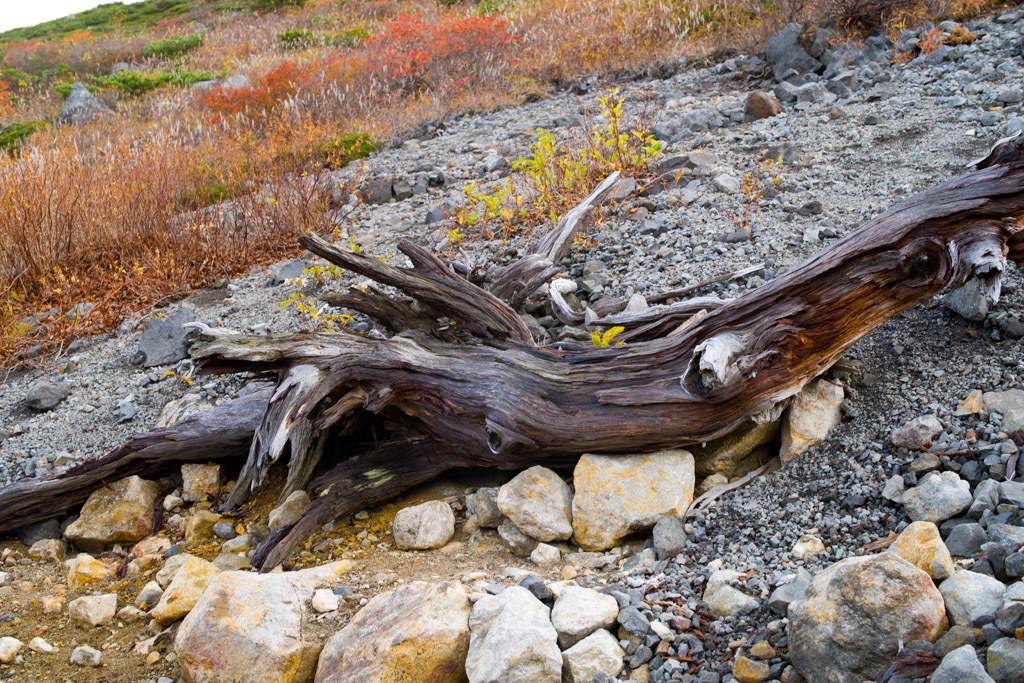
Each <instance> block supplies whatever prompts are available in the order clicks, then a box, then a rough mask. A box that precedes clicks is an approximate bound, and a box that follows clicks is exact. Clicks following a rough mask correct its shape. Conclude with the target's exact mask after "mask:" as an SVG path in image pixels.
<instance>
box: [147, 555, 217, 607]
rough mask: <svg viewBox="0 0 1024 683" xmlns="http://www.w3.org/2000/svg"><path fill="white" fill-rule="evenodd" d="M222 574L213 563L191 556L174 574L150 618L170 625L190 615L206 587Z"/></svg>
mask: <svg viewBox="0 0 1024 683" xmlns="http://www.w3.org/2000/svg"><path fill="white" fill-rule="evenodd" d="M218 574H220V568H219V567H217V566H216V565H215V564H213V563H212V562H207V561H206V560H204V559H202V558H199V557H195V556H194V555H193V556H189V558H188V559H187V560H185V563H184V564H183V565H181V568H180V569H178V571H177V572H176V573H175V574H174V579H172V580H171V585H169V586H168V587H167V590H165V591H164V594H163V596H161V598H160V602H158V603H156V607H154V608H153V611H152V612H150V616H152V617H153V618H154V619H156V620H157V621H159V622H160V623H161V624H170V623H172V622H175V621H177V620H178V619H181V618H182V617H184V616H185V615H186V614H188V613H189V612H190V611H191V610H192V607H193V606H195V604H196V602H198V601H199V598H200V597H201V596H202V594H203V591H205V590H206V587H207V586H209V585H210V583H211V582H212V581H213V580H214V579H215V578H216V577H217V575H218Z"/></svg>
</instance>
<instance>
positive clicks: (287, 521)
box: [267, 490, 398, 531]
mask: <svg viewBox="0 0 1024 683" xmlns="http://www.w3.org/2000/svg"><path fill="white" fill-rule="evenodd" d="M309 503H310V500H309V494H308V493H306V492H305V491H302V490H299V491H293V492H292V493H291V495H289V496H288V497H287V498H286V499H285V501H284V502H283V503H281V504H280V505H278V506H277V507H276V508H274V509H273V510H271V511H270V515H269V516H268V517H267V526H268V527H269V528H270V530H271V531H273V530H275V529H280V528H282V527H286V526H291V525H292V524H295V523H296V522H297V521H299V518H300V517H302V513H304V512H305V511H306V508H308V507H309ZM395 519H396V521H397V519H398V517H397V516H396V517H395Z"/></svg>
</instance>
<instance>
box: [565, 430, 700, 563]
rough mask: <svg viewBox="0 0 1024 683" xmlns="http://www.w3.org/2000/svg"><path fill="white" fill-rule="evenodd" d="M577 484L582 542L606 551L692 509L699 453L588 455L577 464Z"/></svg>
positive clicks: (576, 527) (575, 505) (575, 513)
mask: <svg viewBox="0 0 1024 683" xmlns="http://www.w3.org/2000/svg"><path fill="white" fill-rule="evenodd" d="M573 483H574V484H575V486H576V496H575V497H574V498H573V501H572V522H573V532H574V535H575V538H576V542H577V543H578V544H579V545H580V546H581V547H583V548H584V549H586V550H606V549H608V548H611V547H613V546H615V545H617V544H618V543H619V542H620V541H621V540H622V539H623V538H625V537H626V536H628V535H629V534H632V533H636V532H639V531H647V530H649V529H651V528H653V527H654V525H655V524H657V522H658V520H659V519H660V518H661V517H663V516H665V515H676V516H678V515H682V514H683V513H684V512H685V511H686V508H687V507H689V505H690V503H691V502H692V501H693V485H694V464H693V456H692V455H691V454H690V453H689V451H684V450H667V451H658V452H657V453H646V454H642V455H619V456H607V455H589V454H588V455H584V456H583V457H581V458H580V460H579V462H578V463H577V464H576V469H575V470H574V471H573Z"/></svg>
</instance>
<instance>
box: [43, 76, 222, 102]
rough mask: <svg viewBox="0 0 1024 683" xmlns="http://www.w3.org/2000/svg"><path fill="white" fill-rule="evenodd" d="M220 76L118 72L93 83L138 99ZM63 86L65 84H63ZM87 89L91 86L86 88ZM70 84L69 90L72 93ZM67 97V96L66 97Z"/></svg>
mask: <svg viewBox="0 0 1024 683" xmlns="http://www.w3.org/2000/svg"><path fill="white" fill-rule="evenodd" d="M215 78H218V74H214V73H211V72H209V71H192V70H190V69H174V70H173V71H130V70H124V71H118V72H117V73H116V74H113V75H112V76H93V77H92V81H93V83H95V84H96V85H98V86H100V87H103V88H117V89H118V90H120V91H121V92H123V93H127V94H128V95H132V96H134V97H138V96H139V95H145V94H146V93H147V92H149V91H151V90H156V89H157V88H160V87H162V86H165V85H174V86H178V87H179V88H187V87H189V86H191V85H193V84H195V83H199V82H200V81H212V80H214V79H215ZM62 85H63V84H62ZM86 87H87V88H88V87H89V86H86ZM70 89H71V86H70V84H68V85H67V90H69V91H70ZM65 97H67V95H65Z"/></svg>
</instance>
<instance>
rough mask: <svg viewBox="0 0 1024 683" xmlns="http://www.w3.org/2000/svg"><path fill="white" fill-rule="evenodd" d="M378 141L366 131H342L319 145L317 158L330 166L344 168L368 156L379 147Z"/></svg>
mask: <svg viewBox="0 0 1024 683" xmlns="http://www.w3.org/2000/svg"><path fill="white" fill-rule="evenodd" d="M380 147H381V146H380V143H378V142H376V141H375V140H373V138H371V137H370V136H369V135H367V134H366V133H342V134H341V135H338V136H337V137H335V138H334V139H332V140H329V141H328V142H323V143H320V144H319V145H317V147H316V155H317V159H318V160H319V161H320V163H322V164H323V165H324V166H326V167H328V168H342V167H344V166H347V165H348V164H350V163H351V162H353V161H356V160H358V159H362V158H363V157H368V156H370V155H371V154H373V153H374V152H376V151H377V150H378V149H380Z"/></svg>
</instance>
